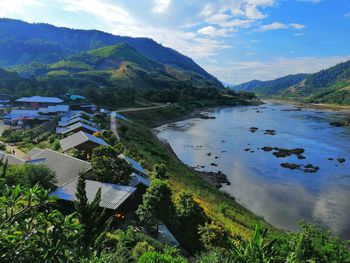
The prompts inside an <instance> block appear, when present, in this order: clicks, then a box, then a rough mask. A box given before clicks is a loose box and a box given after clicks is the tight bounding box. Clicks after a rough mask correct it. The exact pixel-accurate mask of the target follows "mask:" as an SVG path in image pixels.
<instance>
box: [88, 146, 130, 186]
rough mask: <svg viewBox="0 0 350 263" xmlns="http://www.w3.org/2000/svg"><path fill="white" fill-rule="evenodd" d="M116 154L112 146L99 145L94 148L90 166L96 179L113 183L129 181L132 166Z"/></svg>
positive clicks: (126, 182)
mask: <svg viewBox="0 0 350 263" xmlns="http://www.w3.org/2000/svg"><path fill="white" fill-rule="evenodd" d="M118 155H119V153H118V152H117V150H116V149H115V148H113V147H112V146H100V147H97V148H96V149H95V150H94V153H93V156H92V159H91V166H92V170H93V172H94V174H95V175H96V179H97V180H98V181H101V182H107V183H115V184H128V183H129V182H130V179H131V174H132V167H131V166H130V165H129V164H128V163H127V162H126V161H125V160H124V159H122V158H119V157H118Z"/></svg>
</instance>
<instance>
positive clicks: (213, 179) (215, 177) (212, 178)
mask: <svg viewBox="0 0 350 263" xmlns="http://www.w3.org/2000/svg"><path fill="white" fill-rule="evenodd" d="M152 132H153V134H154V135H155V136H156V138H157V139H158V140H159V141H160V142H161V143H162V144H163V145H164V147H165V148H166V149H167V150H168V151H169V152H170V153H171V154H172V155H173V156H174V157H175V158H176V159H177V160H178V161H179V162H181V163H182V164H183V165H185V166H186V167H187V169H188V170H189V171H190V172H192V173H195V174H196V175H197V176H199V177H201V178H202V179H203V180H205V181H206V182H208V183H209V184H211V185H213V186H215V187H216V188H217V189H220V188H221V187H222V185H223V184H226V185H230V184H231V182H230V181H229V180H228V179H227V175H226V174H224V173H222V172H213V171H211V172H207V171H199V170H197V169H196V167H192V166H189V165H187V164H185V163H184V162H183V161H182V160H181V159H180V158H179V157H178V156H177V154H176V153H175V151H174V150H173V148H172V147H171V145H170V143H169V142H168V141H167V140H163V139H161V138H158V137H157V135H156V133H155V132H154V129H153V130H152ZM233 198H234V197H233Z"/></svg>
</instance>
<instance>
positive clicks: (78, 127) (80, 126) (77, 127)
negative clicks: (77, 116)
mask: <svg viewBox="0 0 350 263" xmlns="http://www.w3.org/2000/svg"><path fill="white" fill-rule="evenodd" d="M79 131H82V132H85V133H90V134H93V133H95V132H98V131H99V129H96V128H95V127H92V126H90V125H87V124H85V123H82V122H77V123H74V124H72V125H70V126H67V127H66V129H65V130H64V131H63V132H62V134H63V135H67V134H69V133H71V132H74V133H76V132H79Z"/></svg>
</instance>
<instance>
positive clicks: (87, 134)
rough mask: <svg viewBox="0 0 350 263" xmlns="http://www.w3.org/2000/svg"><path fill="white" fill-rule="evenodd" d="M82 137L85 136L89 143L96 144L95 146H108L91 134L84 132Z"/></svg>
mask: <svg viewBox="0 0 350 263" xmlns="http://www.w3.org/2000/svg"><path fill="white" fill-rule="evenodd" d="M84 135H85V136H86V137H88V139H89V140H90V141H92V142H95V143H97V144H100V145H104V146H107V145H108V143H106V142H105V141H104V140H103V139H101V138H98V137H96V136H93V135H91V134H89V133H86V132H84Z"/></svg>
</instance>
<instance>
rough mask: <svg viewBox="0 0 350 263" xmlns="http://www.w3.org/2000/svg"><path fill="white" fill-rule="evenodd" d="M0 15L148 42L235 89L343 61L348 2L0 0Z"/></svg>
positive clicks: (349, 50) (349, 54) (348, 51)
mask: <svg viewBox="0 0 350 263" xmlns="http://www.w3.org/2000/svg"><path fill="white" fill-rule="evenodd" d="M0 17H8V18H18V19H22V20H25V21H28V22H45V23H50V24H54V25H57V26H65V27H70V28H83V29H99V30H103V31H106V32H110V33H113V34H118V35H128V36H134V37H150V38H153V39H155V40H156V41H157V42H159V43H161V44H163V45H165V46H168V47H171V48H174V49H176V50H178V51H180V52H181V53H183V54H185V55H188V56H190V57H191V58H193V59H194V60H195V61H196V62H197V63H199V64H200V65H201V66H202V67H204V68H205V69H206V70H208V71H209V72H210V73H212V74H213V75H215V76H216V77H218V78H219V79H220V80H223V81H226V82H230V83H234V84H238V83H241V82H244V81H249V80H252V79H261V80H267V79H273V78H276V77H280V76H284V75H287V74H295V73H305V72H306V73H311V72H316V71H318V70H320V69H323V68H326V67H329V66H332V65H334V64H336V63H338V62H341V61H346V60H349V59H350V45H349V40H350V0H216V1H210V0H0Z"/></svg>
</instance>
